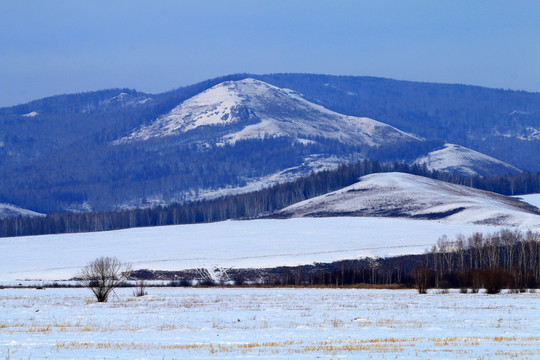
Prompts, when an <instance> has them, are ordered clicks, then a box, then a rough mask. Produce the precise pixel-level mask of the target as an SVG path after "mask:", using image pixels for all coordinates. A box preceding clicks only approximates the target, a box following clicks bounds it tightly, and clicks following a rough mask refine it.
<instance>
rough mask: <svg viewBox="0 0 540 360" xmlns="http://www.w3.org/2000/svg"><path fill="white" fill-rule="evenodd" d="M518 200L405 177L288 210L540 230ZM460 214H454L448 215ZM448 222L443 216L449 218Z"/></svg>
mask: <svg viewBox="0 0 540 360" xmlns="http://www.w3.org/2000/svg"><path fill="white" fill-rule="evenodd" d="M515 200H516V199H514V198H511V197H506V196H502V195H498V194H494V193H490V192H487V191H482V190H478V189H473V188H469V187H466V186H461V185H456V184H450V183H447V182H444V181H438V180H433V179H429V178H426V177H422V176H416V175H411V174H404V173H380V174H371V175H367V176H364V177H362V178H361V179H360V182H358V183H356V184H353V185H351V186H348V187H345V188H343V189H340V190H337V191H334V192H331V193H328V194H325V195H322V196H318V197H315V198H312V199H308V200H305V201H302V202H299V203H296V204H294V205H291V206H289V207H287V208H285V209H283V210H282V211H281V212H280V213H281V214H284V215H288V216H293V217H299V216H344V215H345V216H346V215H351V214H354V215H360V216H400V217H426V218H429V217H441V220H439V221H442V222H445V223H450V224H462V223H469V224H474V223H478V224H480V223H483V224H494V225H500V226H519V227H521V228H528V229H532V230H540V215H538V214H535V213H533V212H531V211H529V209H527V208H526V207H523V204H520V203H519V202H517V201H515ZM459 209H461V210H460V211H459V212H457V213H454V214H451V215H450V213H449V212H455V211H458V210H459ZM445 213H446V214H448V215H447V216H443V215H444V214H445Z"/></svg>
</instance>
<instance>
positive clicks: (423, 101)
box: [0, 74, 540, 213]
mask: <svg viewBox="0 0 540 360" xmlns="http://www.w3.org/2000/svg"><path fill="white" fill-rule="evenodd" d="M374 119H376V120H374ZM539 134H540V94H531V93H526V92H513V91H503V90H494V89H485V88H479V87H470V86H462V85H442V84H426V83H413V82H402V81H394V80H387V79H377V78H364V77H335V76H324V75H298V74H278V75H261V76H257V75H247V74H242V75H231V76H228V77H224V78H218V79H213V80H209V81H207V82H204V83H200V84H196V85H193V86H190V87H186V88H180V89H177V90H174V91H171V92H168V93H164V94H158V95H150V94H144V93H140V92H137V91H134V90H128V89H114V90H105V91H100V92H94V93H84V94H75V95H62V96H55V97H51V98H46V99H42V100H37V101H34V102H31V103H28V104H24V105H19V106H15V107H10V108H3V109H0V176H2V179H3V180H2V182H1V183H0V202H4V203H10V204H16V205H17V206H21V207H24V208H29V209H34V210H36V211H39V212H47V213H49V212H54V211H66V210H67V211H81V210H111V209H119V208H125V207H139V206H152V205H160V204H167V203H170V202H173V201H180V202H181V201H186V200H194V199H200V198H204V197H205V196H209V195H210V194H219V195H226V194H229V193H233V192H235V191H236V192H238V191H242V190H241V189H253V188H259V187H263V186H267V185H269V184H272V183H275V182H282V181H286V180H291V179H294V178H297V177H298V176H302V175H306V174H309V173H310V172H312V171H320V170H324V169H328V168H333V167H337V166H338V165H339V164H341V163H344V162H349V161H354V160H358V159H376V160H379V161H404V162H408V163H416V164H418V165H421V166H423V165H424V164H425V166H427V167H428V168H430V169H438V170H445V171H450V172H455V173H459V174H464V175H480V176H490V175H502V174H515V173H519V172H520V171H522V170H524V171H539V170H540V164H539V163H538V161H537V160H536V159H538V158H540V135H539ZM468 147H470V148H468ZM483 153H484V154H483Z"/></svg>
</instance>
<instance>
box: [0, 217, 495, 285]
mask: <svg viewBox="0 0 540 360" xmlns="http://www.w3.org/2000/svg"><path fill="white" fill-rule="evenodd" d="M499 229H500V228H499V227H495V226H488V225H472V224H445V223H440V222H436V221H427V220H409V219H397V218H360V217H357V218H355V217H335V218H294V219H286V220H275V219H272V220H250V221H224V222H217V223H210V224H196V225H174V226H160V227H149V228H134V229H126V230H117V231H108V232H94V233H80V234H60V235H41V236H25V237H15V238H0V254H2V261H0V285H9V284H11V283H13V282H15V283H18V282H20V281H24V280H32V281H38V282H39V281H55V280H68V279H71V278H72V277H74V276H76V275H77V273H78V272H79V271H80V269H81V267H82V266H84V265H85V264H87V263H88V262H90V261H92V260H94V259H96V258H98V257H101V256H115V257H117V258H118V259H119V260H121V261H123V262H130V263H131V264H132V266H133V269H154V270H183V269H197V268H205V269H208V270H209V272H210V273H211V274H212V273H214V270H215V269H219V268H264V267H275V266H283V265H287V266H295V265H302V264H311V263H314V262H333V261H338V260H343V259H356V258H359V257H385V256H397V255H406V254H421V253H423V252H424V251H425V250H426V249H428V248H430V247H431V246H433V245H435V244H436V243H437V240H438V239H439V237H441V236H442V235H447V236H448V237H449V238H450V239H454V238H455V236H456V235H457V234H463V235H465V236H467V235H470V234H472V233H474V232H484V233H493V232H495V231H497V230H499Z"/></svg>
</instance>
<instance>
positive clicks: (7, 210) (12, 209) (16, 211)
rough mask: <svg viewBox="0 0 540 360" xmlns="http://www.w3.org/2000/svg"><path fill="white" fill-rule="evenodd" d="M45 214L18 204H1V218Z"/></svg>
mask: <svg viewBox="0 0 540 360" xmlns="http://www.w3.org/2000/svg"><path fill="white" fill-rule="evenodd" d="M42 215H43V214H40V213H37V212H35V211H32V210H28V209H23V208H20V207H17V206H13V205H9V204H0V220H1V219H7V218H12V217H17V216H42Z"/></svg>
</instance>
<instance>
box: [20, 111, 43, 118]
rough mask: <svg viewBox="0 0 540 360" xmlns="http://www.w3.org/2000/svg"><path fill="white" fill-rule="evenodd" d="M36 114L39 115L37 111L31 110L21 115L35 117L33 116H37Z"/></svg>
mask: <svg viewBox="0 0 540 360" xmlns="http://www.w3.org/2000/svg"><path fill="white" fill-rule="evenodd" d="M38 115H39V113H38V112H37V111H31V112H29V113H28V114H24V115H22V116H24V117H35V116H38Z"/></svg>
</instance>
